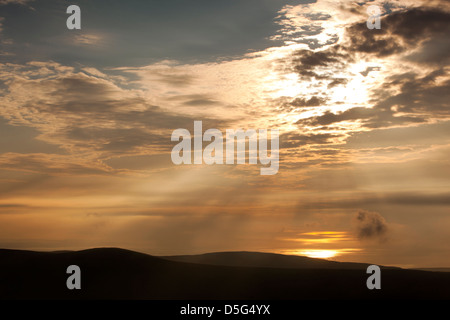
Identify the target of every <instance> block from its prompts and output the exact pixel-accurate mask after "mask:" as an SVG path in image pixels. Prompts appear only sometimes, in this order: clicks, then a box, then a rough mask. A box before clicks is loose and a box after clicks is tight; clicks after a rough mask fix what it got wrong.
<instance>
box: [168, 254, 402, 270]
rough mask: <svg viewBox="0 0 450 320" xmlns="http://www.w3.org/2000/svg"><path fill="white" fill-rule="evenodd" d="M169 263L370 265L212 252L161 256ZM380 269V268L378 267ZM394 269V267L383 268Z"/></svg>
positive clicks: (316, 266) (312, 266) (359, 267)
mask: <svg viewBox="0 0 450 320" xmlns="http://www.w3.org/2000/svg"><path fill="white" fill-rule="evenodd" d="M160 258H164V259H167V260H171V261H178V262H189V263H198V264H207V265H216V266H233V267H263V268H283V269H284V268H295V269H352V270H355V269H356V270H363V269H364V270H366V269H367V267H368V266H369V265H370V264H367V263H354V262H337V261H330V260H325V259H316V258H308V257H303V256H295V255H284V254H276V253H264V252H248V251H240V252H236V251H234V252H214V253H205V254H198V255H182V256H161V257H160ZM380 267H381V266H380ZM383 268H395V269H398V268H396V267H383Z"/></svg>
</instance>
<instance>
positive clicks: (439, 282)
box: [0, 248, 450, 300]
mask: <svg viewBox="0 0 450 320" xmlns="http://www.w3.org/2000/svg"><path fill="white" fill-rule="evenodd" d="M72 264H75V265H78V266H79V267H80V268H81V290H69V289H67V287H66V280H67V277H68V276H69V275H68V274H66V269H67V267H68V266H69V265H72ZM367 277H368V275H367V274H366V272H365V270H359V269H335V268H334V269H333V268H332V269H316V268H315V269H298V268H268V267H265V268H256V267H231V266H213V265H202V264H194V263H183V262H175V261H169V260H165V259H162V258H159V257H154V256H150V255H146V254H142V253H137V252H133V251H128V250H123V249H116V248H101V249H89V250H82V251H73V252H33V251H20V250H5V249H4V250H0V298H1V299H160V300H163V299H170V300H175V299H227V300H229V299H232V300H236V299H261V300H265V299H280V300H298V299H380V298H390V299H408V298H414V299H436V298H439V299H449V298H450V291H449V290H448V288H449V287H450V274H449V273H443V272H426V271H417V270H403V269H384V270H383V271H382V276H381V290H368V289H367V287H366V280H367Z"/></svg>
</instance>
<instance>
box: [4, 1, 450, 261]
mask: <svg viewBox="0 0 450 320" xmlns="http://www.w3.org/2000/svg"><path fill="white" fill-rule="evenodd" d="M72 4H75V5H78V6H79V7H80V9H81V29H79V30H77V29H74V30H69V29H68V28H67V26H66V20H67V19H68V18H69V16H70V14H67V13H66V9H67V7H68V6H69V5H72ZM371 5H376V6H378V8H379V9H380V12H381V17H380V29H376V28H373V29H370V28H368V25H367V20H368V19H369V14H368V11H367V10H368V7H369V6H371ZM371 21H372V20H371ZM449 32H450V3H449V2H448V1H425V0H419V1H418V0H414V1H412V0H397V1H394V0H392V1H379V0H375V1H363V0H361V1H350V0H338V1H331V0H317V1H301V0H298V1H288V0H245V1H244V0H241V1H238V0H229V1H218V0H196V1H185V0H183V1H182V0H168V1H156V0H153V1H117V0H115V1H105V0H102V1H100V0H96V1H70V2H69V1H55V0H40V1H29V0H0V133H1V134H0V247H3V248H15V249H30V250H78V249H85V248H92V247H122V248H126V249H130V250H136V251H140V252H145V253H149V254H153V255H175V254H197V253H205V252H216V251H263V252H275V253H283V254H298V255H306V256H309V257H321V258H328V259H332V260H337V261H355V262H369V263H375V264H383V265H396V266H401V267H449V266H450V254H449V253H450V232H449V230H450V214H449V213H450V210H449V208H450V160H449V159H450V108H449V101H450V66H449V62H450V54H449V52H450V37H449V36H448V34H449ZM194 121H202V123H203V130H207V129H212V128H215V129H218V130H220V131H221V132H225V131H226V130H227V129H233V130H236V129H239V128H242V129H244V130H246V129H266V130H275V129H276V130H278V131H279V170H278V172H277V173H276V174H274V175H261V174H260V167H261V165H260V164H258V165H254V164H249V163H246V164H233V165H229V164H228V165H227V164H223V165H220V164H213V165H208V164H197V165H194V164H192V165H187V164H181V165H175V164H174V163H173V162H172V160H171V151H172V149H173V148H174V146H175V145H176V144H177V143H176V142H173V141H172V140H171V135H172V132H173V131H174V130H176V129H178V128H185V129H187V130H189V131H190V132H191V133H193V129H194ZM205 146H206V144H205V143H204V144H203V147H205Z"/></svg>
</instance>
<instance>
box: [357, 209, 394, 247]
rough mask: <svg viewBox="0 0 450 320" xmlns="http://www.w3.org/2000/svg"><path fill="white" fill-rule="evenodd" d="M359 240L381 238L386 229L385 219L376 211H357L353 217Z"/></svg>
mask: <svg viewBox="0 0 450 320" xmlns="http://www.w3.org/2000/svg"><path fill="white" fill-rule="evenodd" d="M355 222H356V232H357V236H358V238H359V239H360V240H366V239H367V240H368V239H379V240H381V239H383V238H384V236H385V235H386V232H387V231H388V226H387V223H386V220H385V219H384V218H383V217H382V216H381V215H380V214H379V213H377V212H369V211H359V212H358V213H357V214H356V217H355Z"/></svg>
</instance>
